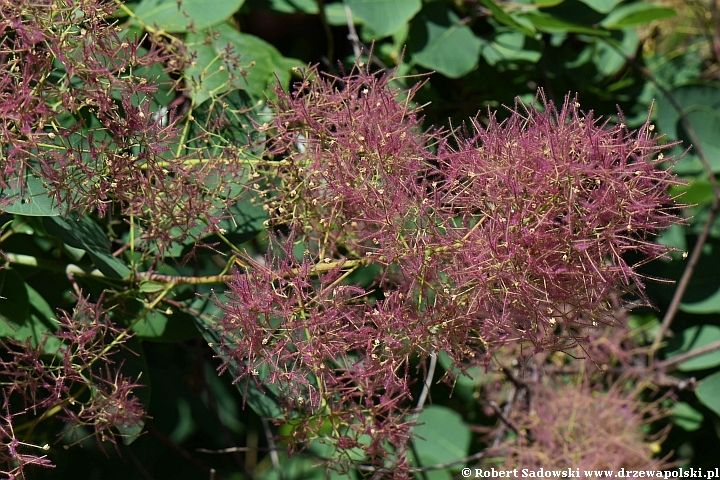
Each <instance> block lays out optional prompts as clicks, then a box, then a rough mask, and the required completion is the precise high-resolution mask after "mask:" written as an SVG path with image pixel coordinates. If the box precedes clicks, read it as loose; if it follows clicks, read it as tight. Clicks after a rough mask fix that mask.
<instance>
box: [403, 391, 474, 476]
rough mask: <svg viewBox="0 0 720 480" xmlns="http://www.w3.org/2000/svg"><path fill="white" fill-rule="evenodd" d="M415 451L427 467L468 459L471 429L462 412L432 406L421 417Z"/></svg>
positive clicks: (417, 429)
mask: <svg viewBox="0 0 720 480" xmlns="http://www.w3.org/2000/svg"><path fill="white" fill-rule="evenodd" d="M414 435H415V440H414V442H415V449H416V451H417V453H418V455H419V456H420V459H421V460H422V462H423V465H432V464H436V463H450V462H455V461H457V460H460V459H461V458H465V457H466V456H467V453H468V449H469V448H470V429H469V428H468V426H467V425H466V424H465V422H463V420H462V417H461V416H460V414H459V413H457V412H455V411H454V410H452V409H450V408H448V407H442V406H439V405H431V406H429V407H427V408H426V409H425V410H424V411H423V412H422V413H421V414H420V416H419V417H418V426H417V427H415V430H414Z"/></svg>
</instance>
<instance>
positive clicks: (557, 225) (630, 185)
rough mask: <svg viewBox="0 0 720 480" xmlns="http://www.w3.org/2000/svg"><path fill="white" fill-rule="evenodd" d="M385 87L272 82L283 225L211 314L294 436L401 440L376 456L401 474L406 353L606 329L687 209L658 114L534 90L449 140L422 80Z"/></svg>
mask: <svg viewBox="0 0 720 480" xmlns="http://www.w3.org/2000/svg"><path fill="white" fill-rule="evenodd" d="M391 80H392V79H390V78H388V77H384V76H379V75H374V74H370V73H367V72H363V71H358V72H355V73H354V74H352V75H349V76H347V77H344V78H333V77H326V76H323V75H320V74H318V73H317V72H316V71H310V72H308V74H307V75H306V77H305V80H304V81H303V82H302V83H301V84H300V85H298V87H297V89H296V90H295V91H294V92H291V93H285V92H282V91H280V92H278V103H277V105H276V108H277V109H278V116H277V119H276V122H275V127H276V129H277V132H276V134H275V135H274V136H273V138H272V140H271V144H270V147H269V149H270V151H272V152H273V153H274V154H275V158H274V159H273V160H270V161H267V162H266V163H265V164H264V165H262V168H264V169H265V170H266V171H267V172H268V174H269V175H268V176H269V177H270V180H269V183H270V182H272V183H270V184H272V185H273V186H274V188H276V189H277V190H278V191H277V194H276V195H275V196H272V197H271V198H269V199H268V201H267V208H268V210H269V211H270V212H271V214H272V215H273V217H272V220H271V222H272V224H273V226H274V228H276V229H277V230H279V231H284V232H286V233H288V232H289V237H288V238H287V240H278V242H279V243H280V248H279V249H277V248H275V249H271V252H270V254H269V255H268V257H267V259H266V262H265V264H264V265H262V266H260V265H254V266H251V268H249V269H248V271H247V272H238V273H237V276H236V278H235V281H234V282H233V283H231V284H230V294H229V302H228V304H227V305H225V306H224V309H225V316H224V318H223V319H222V321H221V322H220V323H221V326H222V327H221V328H222V330H223V334H224V338H225V348H224V351H225V352H226V353H227V355H228V356H227V357H226V360H227V362H226V364H225V367H227V366H228V365H229V363H228V362H236V363H237V364H239V365H245V366H246V367H244V369H240V371H238V372H237V373H238V375H237V376H238V381H241V380H243V379H244V380H245V381H255V382H258V384H264V385H272V386H274V387H278V388H279V389H280V392H281V397H282V398H284V401H285V407H286V410H287V418H286V419H285V421H287V422H290V423H292V424H293V425H302V428H296V429H295V430H294V433H293V434H294V435H297V436H299V437H300V440H306V439H308V438H309V437H306V436H305V433H304V432H305V431H306V430H307V429H310V430H311V431H312V435H319V434H320V433H321V427H322V425H323V422H321V421H320V420H319V419H318V417H320V418H322V419H324V420H327V421H329V422H330V424H332V425H333V429H332V432H333V433H332V434H328V435H329V436H330V437H331V438H335V440H334V441H335V444H336V446H339V445H341V444H343V445H344V443H343V442H341V441H340V440H339V438H338V437H345V432H348V431H352V432H355V433H360V432H362V433H365V434H367V435H369V436H370V437H371V438H373V442H374V443H373V445H391V446H392V447H391V448H394V449H395V451H396V452H397V455H396V456H395V457H394V460H395V461H396V464H395V465H392V467H394V468H395V469H394V470H392V468H388V465H387V461H386V462H385V463H383V462H374V467H376V468H382V469H385V470H383V471H392V475H394V476H396V477H397V476H398V475H400V476H402V475H404V474H406V473H407V470H406V469H404V466H407V464H406V463H405V459H404V457H403V451H404V450H403V448H402V447H401V443H402V441H403V440H402V439H403V438H406V437H407V436H408V435H409V433H410V432H411V429H412V427H411V426H410V425H409V422H408V421H407V419H408V417H407V416H406V415H405V413H406V412H407V409H408V408H410V400H411V397H410V394H409V386H410V382H411V381H412V376H411V375H410V374H409V371H410V362H411V361H412V360H414V359H420V360H421V361H422V360H423V359H426V358H427V357H428V356H430V355H431V354H433V353H435V352H438V351H441V350H443V351H445V352H447V353H448V354H449V355H450V357H451V358H452V359H453V360H454V361H455V363H456V364H457V365H460V366H468V365H473V364H477V363H478V362H480V363H484V364H485V365H487V364H488V362H489V361H490V358H491V357H492V355H493V353H494V352H496V351H497V350H498V349H499V348H500V347H502V346H503V345H514V344H522V343H525V342H530V343H531V344H533V345H534V347H535V352H540V351H543V350H567V349H569V348H571V347H573V346H574V345H576V344H577V343H578V342H581V341H582V338H581V332H583V331H585V330H584V329H585V328H586V327H593V326H597V325H598V324H599V323H601V322H602V323H613V317H612V310H613V309H612V307H611V304H610V300H611V299H612V298H618V296H621V295H622V294H624V293H627V292H629V291H631V290H632V289H633V288H636V289H637V292H638V293H639V294H640V295H642V286H643V285H642V282H641V281H640V275H639V274H638V273H637V271H636V270H635V266H634V265H631V264H629V263H628V261H627V256H626V255H627V254H628V253H639V254H642V255H644V256H645V257H646V258H650V259H652V258H656V257H660V256H662V255H664V254H665V253H666V251H667V249H666V247H663V246H660V245H657V244H655V243H653V242H652V237H653V235H655V234H657V232H659V231H661V230H663V229H665V228H667V227H669V226H671V225H673V224H675V223H678V222H680V221H681V219H680V218H679V217H678V216H677V209H678V208H679V207H678V206H677V205H676V204H675V203H674V201H673V199H672V198H671V197H670V196H669V195H668V188H669V187H670V186H672V185H674V184H675V183H676V180H675V178H674V176H673V175H672V174H671V173H670V172H669V170H667V169H664V168H661V167H662V164H663V162H664V161H665V159H664V158H663V155H662V153H661V152H662V150H663V148H664V147H662V146H659V145H658V143H657V139H656V138H655V137H654V136H653V135H652V133H651V132H652V126H651V125H650V124H649V123H646V124H645V125H644V126H642V127H641V128H640V130H638V131H636V132H630V131H628V130H627V129H626V128H625V126H624V125H622V124H620V125H616V126H610V125H608V124H607V123H600V122H599V121H598V120H596V119H594V118H593V116H592V114H591V113H590V114H584V113H582V112H581V111H580V109H579V105H578V104H577V102H576V101H575V100H573V99H572V98H570V97H567V98H566V99H565V101H564V103H563V105H562V106H561V107H560V108H559V109H558V108H557V107H556V106H555V105H554V104H553V103H552V102H549V101H547V100H546V99H545V98H544V97H543V96H542V94H540V95H539V97H538V100H537V105H532V106H525V105H522V104H518V105H516V106H515V108H514V109H513V110H512V111H511V112H510V118H508V119H507V120H505V121H504V122H499V121H497V120H496V119H495V116H494V115H490V118H489V122H488V124H487V125H485V126H483V125H481V124H480V122H479V121H473V123H472V130H473V133H472V134H469V135H460V134H455V135H445V134H442V133H441V132H439V131H430V132H427V131H423V130H421V128H420V118H419V116H418V112H417V111H416V110H414V109H413V108H412V107H411V106H410V105H411V101H412V96H413V94H414V93H415V89H416V88H418V87H415V88H414V89H410V90H408V91H397V90H395V89H394V88H392V87H391V83H390V82H391ZM283 242H285V243H284V245H283ZM294 243H297V244H300V245H298V246H301V247H302V248H303V249H304V250H305V252H306V253H305V254H304V256H303V257H302V259H297V258H298V257H296V256H295V255H293V244H294ZM249 261H250V260H249V259H248V262H249ZM363 265H374V266H376V268H379V269H380V274H379V276H378V277H377V278H378V279H379V280H378V281H377V284H376V285H374V287H375V291H374V292H372V293H371V292H369V291H365V290H362V289H358V288H357V287H351V286H342V284H341V282H342V281H343V280H344V279H345V278H347V276H348V275H349V274H350V272H351V271H352V270H354V269H355V268H357V267H358V266H363ZM325 267H327V268H325ZM322 271H325V272H327V271H331V272H332V273H331V274H326V275H329V276H318V274H319V272H322ZM378 297H379V298H378ZM228 359H229V360H228ZM259 366H263V367H266V370H264V371H263V370H262V369H260V368H259ZM254 373H257V375H255V374H254ZM248 379H249V380H248ZM383 381H384V382H385V383H383ZM368 382H370V383H368ZM388 382H389V383H388ZM300 398H302V399H303V405H298V399H300ZM348 412H351V413H350V414H349V415H348ZM368 414H372V415H374V418H373V419H372V422H374V425H373V426H372V427H370V426H369V425H370V424H369V423H368V422H369V419H368ZM298 418H303V419H306V421H305V420H304V422H305V423H303V422H300V421H297V419H298ZM310 419H312V420H310ZM308 422H310V423H311V424H312V425H314V426H315V427H316V428H314V429H313V428H311V425H310V423H308ZM338 425H342V428H341V427H340V426H338ZM303 429H306V430H303ZM357 442H358V440H357V438H353V441H351V442H350V446H352V447H357V446H358V443H357ZM338 448H339V447H338ZM340 450H342V449H340ZM368 450H370V449H366V452H367V453H369V455H368V457H369V458H371V459H374V458H375V457H373V455H372V451H368ZM378 471H379V470H378Z"/></svg>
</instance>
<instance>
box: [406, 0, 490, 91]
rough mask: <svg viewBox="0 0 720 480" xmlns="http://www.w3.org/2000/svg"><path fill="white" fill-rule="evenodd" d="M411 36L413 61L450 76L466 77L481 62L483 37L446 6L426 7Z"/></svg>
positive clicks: (410, 48)
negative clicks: (480, 37)
mask: <svg viewBox="0 0 720 480" xmlns="http://www.w3.org/2000/svg"><path fill="white" fill-rule="evenodd" d="M408 38H409V44H408V50H409V52H410V55H411V62H412V63H415V64H417V65H421V66H423V67H425V68H428V69H430V70H435V71H437V72H439V73H442V74H443V75H445V76H446V77H449V78H459V77H462V76H463V75H465V74H466V73H468V72H470V71H471V70H473V69H474V68H475V67H476V66H477V64H478V59H479V56H480V49H481V47H482V40H480V39H479V38H478V37H476V36H475V34H474V33H473V32H472V30H470V27H468V26H467V25H463V24H461V22H460V18H458V16H457V15H456V14H455V13H454V12H452V11H450V10H448V9H446V8H444V7H440V6H437V5H435V4H430V5H429V6H428V7H427V8H426V9H424V10H423V11H422V13H421V14H420V15H419V16H418V17H416V18H415V21H414V22H413V25H412V27H411V28H410V34H409V35H408Z"/></svg>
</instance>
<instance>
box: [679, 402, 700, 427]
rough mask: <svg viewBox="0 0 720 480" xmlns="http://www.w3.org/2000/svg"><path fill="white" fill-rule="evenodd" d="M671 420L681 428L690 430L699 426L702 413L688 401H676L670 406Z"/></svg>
mask: <svg viewBox="0 0 720 480" xmlns="http://www.w3.org/2000/svg"><path fill="white" fill-rule="evenodd" d="M672 418H673V421H674V422H675V423H676V424H677V425H679V426H680V427H681V428H683V429H685V430H687V431H688V432H692V431H695V430H697V429H698V428H700V426H701V425H702V423H703V418H704V417H703V414H702V413H701V412H698V411H697V410H695V409H694V408H693V407H692V406H691V405H690V404H689V403H686V402H677V403H676V404H675V405H673V407H672Z"/></svg>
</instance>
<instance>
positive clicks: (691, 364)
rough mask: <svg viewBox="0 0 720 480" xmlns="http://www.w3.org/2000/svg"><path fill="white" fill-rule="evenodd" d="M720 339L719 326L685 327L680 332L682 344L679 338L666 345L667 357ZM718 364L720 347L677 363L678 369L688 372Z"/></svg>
mask: <svg viewBox="0 0 720 480" xmlns="http://www.w3.org/2000/svg"><path fill="white" fill-rule="evenodd" d="M717 341H720V327H716V326H715V325H695V326H692V327H689V328H686V329H685V330H683V332H682V344H680V341H679V339H678V340H676V341H675V342H672V343H671V344H670V346H669V347H668V349H669V352H668V354H667V358H673V357H675V356H677V355H680V354H683V353H687V352H691V351H693V350H695V349H698V348H701V347H704V346H705V345H709V344H711V343H714V342H717ZM717 365H720V349H717V350H715V351H714V352H708V353H705V354H703V355H700V356H698V357H695V358H691V359H690V360H687V361H685V362H682V363H681V364H679V365H678V370H680V371H682V372H690V371H693V370H704V369H706V368H712V367H715V366H717Z"/></svg>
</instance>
